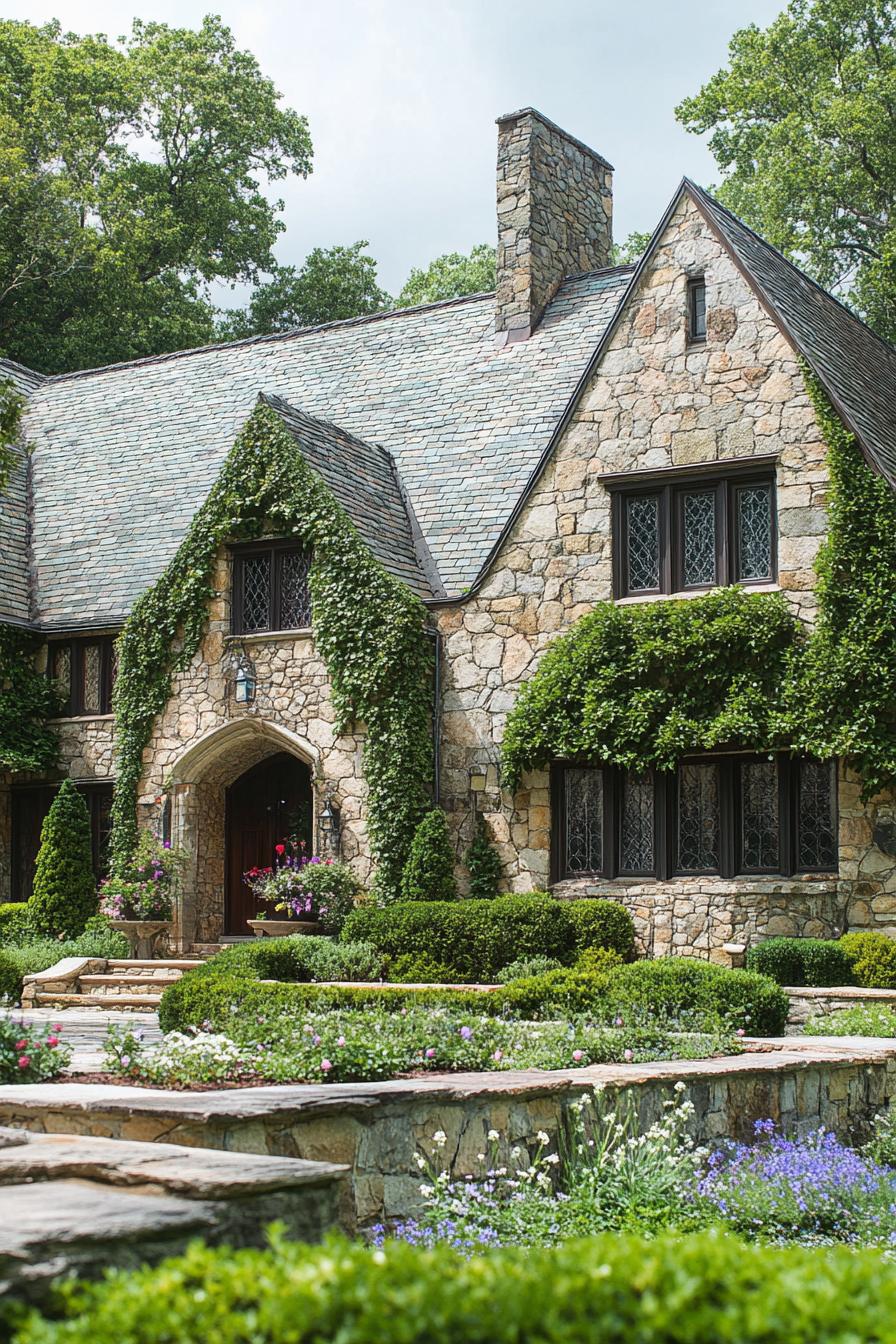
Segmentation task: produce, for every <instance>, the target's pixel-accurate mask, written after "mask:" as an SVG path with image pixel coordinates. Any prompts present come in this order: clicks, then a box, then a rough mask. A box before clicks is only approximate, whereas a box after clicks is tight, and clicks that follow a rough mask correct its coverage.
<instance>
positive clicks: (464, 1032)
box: [460, 1027, 473, 1041]
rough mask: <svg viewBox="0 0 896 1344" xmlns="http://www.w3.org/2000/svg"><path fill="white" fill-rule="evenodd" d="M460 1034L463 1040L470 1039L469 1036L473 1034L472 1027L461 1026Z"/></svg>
mask: <svg viewBox="0 0 896 1344" xmlns="http://www.w3.org/2000/svg"><path fill="white" fill-rule="evenodd" d="M460 1035H461V1038H462V1039H463V1040H465V1041H468V1040H470V1038H471V1037H472V1035H473V1029H472V1027H461V1029H460Z"/></svg>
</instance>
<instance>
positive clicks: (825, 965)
mask: <svg viewBox="0 0 896 1344" xmlns="http://www.w3.org/2000/svg"><path fill="white" fill-rule="evenodd" d="M747 966H748V968H749V969H750V970H752V971H758V972H760V973H761V974H762V975H768V976H770V977H771V978H772V979H773V980H775V981H777V983H778V984H779V985H792V986H800V985H807V986H810V987H812V988H814V989H820V988H830V987H832V986H836V985H857V986H859V987H860V988H862V989H896V939H893V938H888V937H887V936H886V934H883V933H847V934H844V936H843V937H842V938H838V939H836V940H835V939H832V938H831V939H829V938H769V939H768V940H767V941H766V942H764V943H759V944H757V946H756V947H751V948H750V950H749V952H748V953H747Z"/></svg>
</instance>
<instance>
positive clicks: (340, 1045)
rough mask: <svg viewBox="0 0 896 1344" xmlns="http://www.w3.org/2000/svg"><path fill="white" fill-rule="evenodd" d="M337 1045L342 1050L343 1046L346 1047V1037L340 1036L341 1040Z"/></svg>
mask: <svg viewBox="0 0 896 1344" xmlns="http://www.w3.org/2000/svg"><path fill="white" fill-rule="evenodd" d="M336 1044H337V1045H338V1046H339V1047H340V1048H341V1047H342V1046H343V1045H345V1037H344V1036H340V1037H339V1040H338V1041H337V1042H336Z"/></svg>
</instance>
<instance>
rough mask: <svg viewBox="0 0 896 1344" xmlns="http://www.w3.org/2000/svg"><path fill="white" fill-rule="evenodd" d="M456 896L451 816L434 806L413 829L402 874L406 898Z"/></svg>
mask: <svg viewBox="0 0 896 1344" xmlns="http://www.w3.org/2000/svg"><path fill="white" fill-rule="evenodd" d="M456 897H457V883H456V882H455V880H454V847H453V846H452V844H451V836H450V835H449V834H448V820H447V818H446V816H445V813H444V812H443V811H442V809H441V808H440V807H434V808H433V809H432V811H431V812H427V814H426V816H425V817H424V818H423V820H422V821H421V822H420V825H419V826H418V827H417V829H416V831H415V832H414V839H413V841H412V842H411V848H410V852H409V854H408V858H407V862H406V863H405V866H404V871H403V873H402V876H401V898H402V900H403V901H451V900H454V899H455V898H456Z"/></svg>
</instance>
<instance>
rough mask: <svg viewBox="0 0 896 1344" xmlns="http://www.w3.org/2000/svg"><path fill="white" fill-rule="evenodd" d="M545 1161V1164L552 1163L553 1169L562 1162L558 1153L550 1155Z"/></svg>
mask: <svg viewBox="0 0 896 1344" xmlns="http://www.w3.org/2000/svg"><path fill="white" fill-rule="evenodd" d="M544 1160H545V1162H550V1164H551V1166H552V1167H555V1166H556V1165H557V1163H558V1162H559V1161H560V1158H559V1157H558V1155H557V1154H556V1153H548V1155H547V1157H546V1158H545V1159H544Z"/></svg>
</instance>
